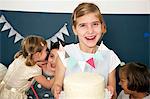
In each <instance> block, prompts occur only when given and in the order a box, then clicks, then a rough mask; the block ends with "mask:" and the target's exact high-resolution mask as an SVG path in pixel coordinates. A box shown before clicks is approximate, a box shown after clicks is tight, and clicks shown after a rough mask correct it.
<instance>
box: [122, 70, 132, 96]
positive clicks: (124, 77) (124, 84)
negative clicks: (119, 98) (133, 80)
mask: <svg viewBox="0 0 150 99" xmlns="http://www.w3.org/2000/svg"><path fill="white" fill-rule="evenodd" d="M119 78H120V82H119V85H121V87H122V88H123V90H124V93H125V94H132V93H133V91H131V90H129V89H128V80H127V77H126V74H125V73H124V72H119Z"/></svg>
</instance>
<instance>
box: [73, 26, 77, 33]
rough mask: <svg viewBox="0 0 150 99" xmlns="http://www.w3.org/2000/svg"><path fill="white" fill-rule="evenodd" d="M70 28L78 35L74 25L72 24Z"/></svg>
mask: <svg viewBox="0 0 150 99" xmlns="http://www.w3.org/2000/svg"><path fill="white" fill-rule="evenodd" d="M72 30H73V33H74V35H78V34H77V32H76V28H75V27H74V26H72Z"/></svg>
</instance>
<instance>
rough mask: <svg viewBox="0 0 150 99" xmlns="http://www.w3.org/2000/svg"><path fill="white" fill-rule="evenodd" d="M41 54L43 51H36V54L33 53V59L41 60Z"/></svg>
mask: <svg viewBox="0 0 150 99" xmlns="http://www.w3.org/2000/svg"><path fill="white" fill-rule="evenodd" d="M40 55H41V53H40V52H36V53H34V54H33V60H34V61H39V59H40V58H39V57H40Z"/></svg>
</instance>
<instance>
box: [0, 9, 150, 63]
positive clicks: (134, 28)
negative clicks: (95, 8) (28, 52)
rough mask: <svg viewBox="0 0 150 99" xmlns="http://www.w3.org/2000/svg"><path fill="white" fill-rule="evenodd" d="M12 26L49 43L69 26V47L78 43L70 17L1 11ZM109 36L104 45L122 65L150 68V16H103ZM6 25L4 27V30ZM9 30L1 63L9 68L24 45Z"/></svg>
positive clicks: (0, 39)
mask: <svg viewBox="0 0 150 99" xmlns="http://www.w3.org/2000/svg"><path fill="white" fill-rule="evenodd" d="M0 14H1V15H4V16H5V18H6V20H7V21H8V22H9V23H10V24H11V26H12V27H13V28H14V29H15V30H16V31H17V32H19V33H20V34H21V35H22V36H24V37H26V36H27V35H29V34H36V35H40V36H43V37H44V38H45V39H48V38H50V37H52V36H53V35H54V34H55V33H56V32H58V30H59V29H60V28H61V27H62V26H63V25H64V23H67V24H68V25H67V28H68V31H69V33H70V36H69V37H68V36H64V37H65V43H72V42H75V37H74V35H73V32H72V30H71V23H70V17H71V14H70V13H64V14H60V13H40V12H39V13H31V12H13V11H2V10H1V11H0ZM103 16H104V19H105V22H106V25H107V33H106V35H105V36H104V38H103V41H104V43H105V44H106V45H107V46H108V47H109V48H110V49H113V50H114V51H115V52H116V54H117V55H118V56H119V57H120V59H121V60H122V61H125V62H129V61H140V62H142V63H145V64H147V65H149V66H150V37H144V33H146V32H147V33H150V15H147V14H143V15H142V14H139V15H138V14H130V15H127V14H120V15H119V14H110V15H109V14H105V15H103ZM3 25H4V23H2V24H0V29H2V27H3ZM8 34H9V30H7V31H3V32H0V62H2V63H3V64H5V65H7V66H8V65H9V64H10V63H11V61H12V60H13V56H14V54H15V53H16V52H17V51H18V50H19V49H20V42H21V41H19V42H17V43H14V36H13V37H10V38H8Z"/></svg>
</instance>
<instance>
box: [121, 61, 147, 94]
mask: <svg viewBox="0 0 150 99" xmlns="http://www.w3.org/2000/svg"><path fill="white" fill-rule="evenodd" d="M119 74H120V75H121V74H125V76H126V79H127V82H128V85H127V88H128V89H129V90H132V91H137V92H146V93H148V94H150V71H149V69H148V67H147V66H146V65H144V64H142V63H137V62H131V63H127V64H125V65H124V66H122V67H121V68H120V70H119Z"/></svg>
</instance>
